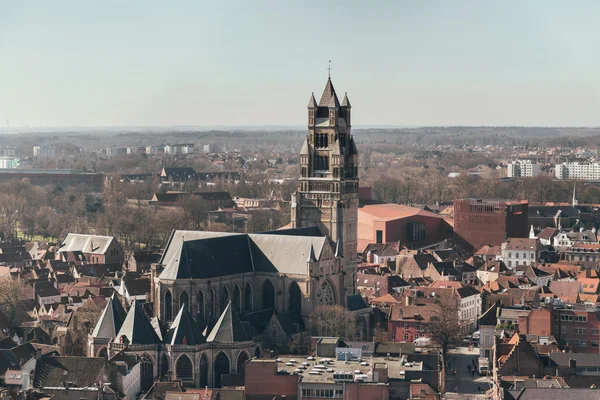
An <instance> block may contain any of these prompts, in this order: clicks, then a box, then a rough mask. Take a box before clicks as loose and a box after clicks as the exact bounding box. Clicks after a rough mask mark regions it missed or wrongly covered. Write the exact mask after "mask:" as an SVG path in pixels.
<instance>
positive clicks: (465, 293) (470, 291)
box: [456, 286, 481, 299]
mask: <svg viewBox="0 0 600 400" xmlns="http://www.w3.org/2000/svg"><path fill="white" fill-rule="evenodd" d="M456 293H457V294H458V295H459V296H460V298H461V299H464V298H465V297H469V296H475V295H478V294H481V292H480V291H479V290H477V289H475V288H474V287H473V286H464V287H461V288H459V289H456Z"/></svg>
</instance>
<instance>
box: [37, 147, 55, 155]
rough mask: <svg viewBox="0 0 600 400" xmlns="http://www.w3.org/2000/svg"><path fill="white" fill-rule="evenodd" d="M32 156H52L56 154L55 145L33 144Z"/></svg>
mask: <svg viewBox="0 0 600 400" xmlns="http://www.w3.org/2000/svg"><path fill="white" fill-rule="evenodd" d="M33 156H34V157H54V156H56V147H55V146H49V145H43V146H33Z"/></svg>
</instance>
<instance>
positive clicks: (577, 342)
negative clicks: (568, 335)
mask: <svg viewBox="0 0 600 400" xmlns="http://www.w3.org/2000/svg"><path fill="white" fill-rule="evenodd" d="M573 346H575V347H587V342H586V341H585V340H574V341H573Z"/></svg>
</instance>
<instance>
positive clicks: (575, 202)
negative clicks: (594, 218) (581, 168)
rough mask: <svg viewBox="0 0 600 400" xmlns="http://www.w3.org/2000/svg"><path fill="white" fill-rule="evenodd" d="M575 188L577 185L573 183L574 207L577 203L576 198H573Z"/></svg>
mask: <svg viewBox="0 0 600 400" xmlns="http://www.w3.org/2000/svg"><path fill="white" fill-rule="evenodd" d="M576 188H577V183H576V182H573V205H574V206H576V205H577V204H578V203H577V198H576V197H575V189H576Z"/></svg>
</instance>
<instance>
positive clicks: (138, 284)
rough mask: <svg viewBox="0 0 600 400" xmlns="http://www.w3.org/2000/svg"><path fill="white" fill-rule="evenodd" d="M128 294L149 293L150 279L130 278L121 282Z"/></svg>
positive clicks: (139, 294)
mask: <svg viewBox="0 0 600 400" xmlns="http://www.w3.org/2000/svg"><path fill="white" fill-rule="evenodd" d="M123 284H124V285H125V288H127V293H129V295H130V296H141V295H144V294H146V293H150V279H132V280H128V281H126V282H123Z"/></svg>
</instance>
